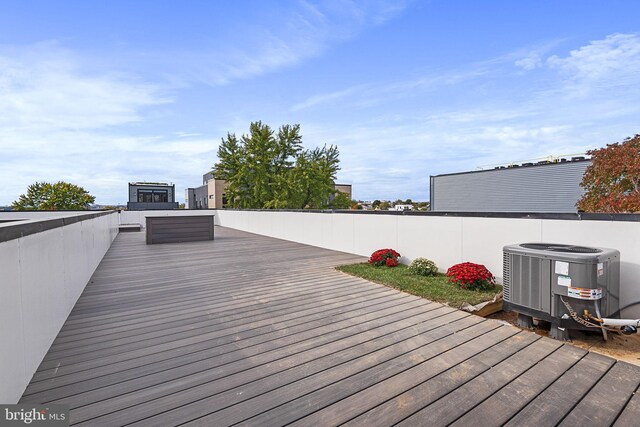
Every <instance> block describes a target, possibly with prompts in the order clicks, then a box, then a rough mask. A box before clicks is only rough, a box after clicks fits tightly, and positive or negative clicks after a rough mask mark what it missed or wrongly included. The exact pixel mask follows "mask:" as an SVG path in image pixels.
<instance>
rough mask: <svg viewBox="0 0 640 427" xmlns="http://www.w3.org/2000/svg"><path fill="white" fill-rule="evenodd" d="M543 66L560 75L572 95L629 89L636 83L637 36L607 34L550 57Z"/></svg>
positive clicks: (639, 73)
mask: <svg viewBox="0 0 640 427" xmlns="http://www.w3.org/2000/svg"><path fill="white" fill-rule="evenodd" d="M547 65H548V66H549V67H550V68H552V69H556V70H558V71H560V72H561V74H562V76H563V77H564V78H565V85H566V89H567V92H568V94H570V95H572V96H586V95H588V94H589V93H591V92H594V91H598V90H600V91H602V90H605V91H607V90H610V89H611V88H616V87H617V88H620V87H632V85H637V84H638V83H640V35H638V34H611V35H609V36H607V37H605V38H604V39H601V40H595V41H592V42H590V43H589V44H588V45H586V46H582V47H580V48H578V49H575V50H572V51H571V52H570V53H569V55H568V56H565V57H561V56H558V55H554V56H551V57H550V58H548V59H547Z"/></svg>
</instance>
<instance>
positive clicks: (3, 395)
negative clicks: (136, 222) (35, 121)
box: [0, 212, 118, 403]
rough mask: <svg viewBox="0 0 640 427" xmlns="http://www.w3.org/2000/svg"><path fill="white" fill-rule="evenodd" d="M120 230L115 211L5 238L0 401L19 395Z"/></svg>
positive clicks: (1, 249)
mask: <svg viewBox="0 0 640 427" xmlns="http://www.w3.org/2000/svg"><path fill="white" fill-rule="evenodd" d="M84 214H86V212H85V213H84ZM25 215H26V217H27V218H31V219H30V220H29V222H34V221H38V220H39V219H42V217H47V218H51V217H52V216H51V215H42V214H38V213H25V214H22V215H21V216H20V217H25ZM77 215H82V213H72V214H69V216H77ZM60 216H64V215H62V214H57V215H53V217H60ZM6 218H7V216H5V215H4V214H3V215H0V219H6ZM34 218H36V219H34ZM8 224H15V223H5V224H4V225H1V224H0V226H8ZM117 233H118V217H117V214H116V213H113V214H110V215H103V216H100V217H97V218H92V219H87V220H83V221H80V222H76V223H73V224H70V225H66V226H62V227H57V228H53V229H51V230H46V231H42V232H39V233H35V234H30V235H27V236H24V237H19V238H15V239H12V240H7V241H5V242H1V243H0V272H1V273H0V325H2V328H0V343H1V344H0V379H1V380H0V403H16V402H17V401H18V400H19V399H20V397H21V396H22V393H23V392H24V389H25V388H26V386H27V385H28V384H29V381H30V380H31V377H32V376H33V374H34V373H35V371H36V369H37V368H38V366H39V365H40V362H41V361H42V359H43V357H44V356H45V354H46V353H47V351H48V350H49V347H50V346H51V343H52V342H53V340H54V339H55V337H56V336H57V334H58V332H59V331H60V328H61V327H62V325H63V324H64V322H65V320H66V319H67V317H68V315H69V313H70V312H71V309H72V308H73V306H74V305H75V303H76V300H77V299H78V297H79V296H80V294H81V293H82V291H83V290H84V288H85V286H86V284H87V282H88V281H89V279H90V278H91V275H92V274H93V272H94V270H95V269H96V267H97V266H98V264H99V263H100V261H101V260H102V257H103V256H104V254H105V253H106V252H107V250H108V249H109V247H110V246H111V242H112V241H113V239H114V238H115V237H116V235H117Z"/></svg>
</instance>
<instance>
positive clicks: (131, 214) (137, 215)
mask: <svg viewBox="0 0 640 427" xmlns="http://www.w3.org/2000/svg"><path fill="white" fill-rule="evenodd" d="M215 214H216V211H215V210H208V209H172V210H149V211H124V210H123V211H121V212H120V224H140V225H141V226H142V227H143V228H144V227H145V223H146V218H147V217H148V216H181V215H182V216H192V215H205V216H210V215H215Z"/></svg>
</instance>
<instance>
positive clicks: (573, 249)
mask: <svg viewBox="0 0 640 427" xmlns="http://www.w3.org/2000/svg"><path fill="white" fill-rule="evenodd" d="M520 246H522V247H523V248H527V249H535V250H538V251H550V252H566V253H574V254H597V253H599V252H602V251H601V250H600V249H596V248H588V247H586V246H573V245H551V244H548V243H523V244H521V245H520Z"/></svg>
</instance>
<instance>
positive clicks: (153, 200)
mask: <svg viewBox="0 0 640 427" xmlns="http://www.w3.org/2000/svg"><path fill="white" fill-rule="evenodd" d="M127 209H129V210H132V211H139V210H158V209H178V203H177V202H176V186H175V185H174V184H167V183H164V182H130V183H129V202H128V203H127Z"/></svg>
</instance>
